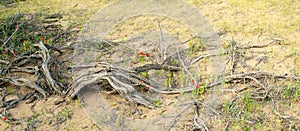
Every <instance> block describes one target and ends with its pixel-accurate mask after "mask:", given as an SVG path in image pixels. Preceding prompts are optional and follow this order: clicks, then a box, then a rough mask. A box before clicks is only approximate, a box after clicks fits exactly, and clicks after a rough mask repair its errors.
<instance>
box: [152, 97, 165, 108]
mask: <svg viewBox="0 0 300 131" xmlns="http://www.w3.org/2000/svg"><path fill="white" fill-rule="evenodd" d="M152 102H153V103H154V104H155V106H158V107H159V106H161V105H162V104H163V103H162V101H161V100H158V99H153V100H152Z"/></svg>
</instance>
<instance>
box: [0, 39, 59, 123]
mask: <svg viewBox="0 0 300 131" xmlns="http://www.w3.org/2000/svg"><path fill="white" fill-rule="evenodd" d="M34 47H37V51H36V52H34V53H33V54H27V55H26V54H25V55H24V56H19V57H17V58H15V59H14V60H12V61H11V62H8V63H6V66H4V68H5V69H4V71H2V72H1V73H2V75H3V77H2V78H0V82H1V83H0V85H1V87H5V85H7V84H6V83H10V84H12V85H14V86H17V87H29V88H31V89H34V90H35V91H37V92H38V93H40V94H41V95H42V96H43V97H47V96H49V95H50V94H54V93H58V94H61V93H62V90H63V89H64V88H63V87H62V86H61V84H58V82H56V81H55V80H54V79H53V78H52V76H51V74H50V70H49V61H50V58H51V56H50V54H49V51H48V49H47V48H46V47H45V46H44V44H43V43H42V42H40V43H39V44H35V45H34ZM31 59H40V60H41V61H42V62H41V64H40V65H38V63H35V64H34V67H26V68H21V67H19V66H22V65H27V64H29V65H30V63H31ZM16 72H22V73H29V74H35V77H36V80H35V81H33V80H30V79H26V78H15V77H12V76H10V73H16ZM42 78H43V81H45V82H41V81H42ZM4 98H5V94H3V100H2V108H4V111H3V114H2V115H1V116H2V117H3V118H5V119H7V122H13V120H14V119H13V118H8V117H9V116H8V115H9V113H8V111H7V110H8V109H10V108H12V106H11V105H15V104H16V103H18V102H19V101H21V100H25V99H18V100H16V101H9V102H5V101H4ZM25 98H27V97H25ZM3 103H8V104H6V105H3Z"/></svg>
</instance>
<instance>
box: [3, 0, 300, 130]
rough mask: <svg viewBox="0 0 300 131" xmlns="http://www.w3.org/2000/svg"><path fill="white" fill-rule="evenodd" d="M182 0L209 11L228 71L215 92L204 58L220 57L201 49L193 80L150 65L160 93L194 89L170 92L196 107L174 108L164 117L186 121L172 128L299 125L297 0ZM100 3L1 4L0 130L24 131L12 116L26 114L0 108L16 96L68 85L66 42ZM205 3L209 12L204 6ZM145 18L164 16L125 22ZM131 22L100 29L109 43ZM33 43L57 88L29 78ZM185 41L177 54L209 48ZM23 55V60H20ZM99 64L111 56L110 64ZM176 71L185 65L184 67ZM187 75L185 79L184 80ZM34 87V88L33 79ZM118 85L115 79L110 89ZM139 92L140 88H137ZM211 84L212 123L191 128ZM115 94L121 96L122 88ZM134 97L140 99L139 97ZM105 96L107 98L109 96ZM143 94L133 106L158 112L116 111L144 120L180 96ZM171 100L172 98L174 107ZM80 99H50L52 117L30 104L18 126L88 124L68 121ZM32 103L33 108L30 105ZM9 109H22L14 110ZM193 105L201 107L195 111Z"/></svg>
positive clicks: (31, 96)
mask: <svg viewBox="0 0 300 131" xmlns="http://www.w3.org/2000/svg"><path fill="white" fill-rule="evenodd" d="M188 2H189V3H191V4H193V5H196V6H197V7H198V8H199V9H200V10H201V11H202V13H203V14H204V15H205V16H207V17H208V19H209V21H210V22H211V24H212V25H213V26H214V27H215V28H216V30H217V31H218V33H219V34H220V36H221V37H222V39H223V42H222V43H220V44H222V45H221V46H222V48H223V49H224V50H225V51H224V52H225V53H224V52H218V53H220V54H221V55H222V56H224V57H223V58H224V59H225V60H223V62H227V65H226V66H227V67H228V68H227V69H226V74H225V75H224V76H221V79H223V80H224V81H221V82H220V83H219V84H217V85H221V88H218V90H210V89H211V88H212V87H214V86H216V85H214V84H215V83H213V82H212V81H213V80H212V78H210V76H209V75H207V74H209V69H210V68H209V67H208V66H207V65H205V63H209V62H210V61H209V60H210V57H218V56H219V55H211V54H208V55H207V54H206V55H204V56H203V59H201V60H199V63H200V64H199V66H198V67H199V70H191V71H190V72H192V73H193V74H194V73H196V71H198V72H199V75H197V78H196V79H194V78H188V77H190V76H188V75H187V74H186V73H185V72H184V71H182V70H180V71H177V72H176V70H175V71H174V70H173V71H172V70H171V68H170V67H167V68H168V69H167V70H155V71H154V73H153V74H155V75H158V76H166V78H164V79H165V81H164V82H163V84H164V85H165V86H164V87H167V88H166V89H164V90H166V91H165V92H167V91H170V92H171V91H172V90H174V88H175V87H174V85H176V84H177V85H180V86H181V85H184V84H186V83H189V85H191V87H193V89H191V90H189V91H190V92H191V94H187V93H186V92H184V91H183V90H181V91H179V90H178V91H177V93H178V94H180V95H182V96H183V97H184V99H186V100H188V99H190V97H191V96H190V95H192V99H193V101H192V102H191V103H192V104H191V106H190V107H195V108H193V109H194V112H193V113H190V112H188V111H187V110H188V109H192V108H190V107H189V108H187V110H185V111H186V112H187V113H186V114H184V113H185V112H179V113H178V112H174V114H173V115H174V116H175V117H174V120H172V121H174V123H173V122H171V124H170V127H169V128H172V126H173V125H175V123H176V122H177V117H179V116H180V115H183V114H184V115H186V118H191V119H190V120H191V121H188V122H185V123H180V124H181V125H182V126H181V127H178V126H177V127H175V126H174V127H175V129H178V130H183V129H187V130H192V129H195V130H196V129H206V127H205V126H208V128H210V129H211V130H220V129H226V130H245V131H247V130H278V129H279V130H300V127H299V125H300V122H299V121H300V117H299V114H300V89H299V85H300V81H299V73H300V68H299V66H298V65H299V64H300V55H299V52H300V49H299V48H298V47H299V46H300V43H299V41H300V39H299V38H300V33H299V31H300V27H299V25H300V16H299V15H296V14H300V2H298V1H288V0H281V1H280V0H260V1H253V0H244V1H241V0H227V1H223V0H214V1H211V0H188ZM108 3H111V1H89V2H84V1H80V0H72V1H71V0H66V1H58V0H52V1H48V0H39V1H36V0H33V1H29V0H25V1H15V2H6V3H3V2H2V3H0V4H1V5H0V19H1V20H0V43H1V45H0V46H1V48H0V58H1V61H0V68H1V71H0V73H1V78H0V80H1V83H0V86H1V87H0V91H1V97H2V99H1V105H2V107H3V108H2V109H3V110H1V118H2V119H3V120H4V122H5V123H0V124H1V125H0V129H1V128H5V129H14V128H15V127H17V128H18V129H20V128H24V126H23V127H19V125H18V124H16V123H19V122H22V120H18V119H17V118H18V117H22V118H24V119H25V117H24V115H26V113H27V112H22V113H21V115H20V116H18V115H16V116H15V115H14V114H8V113H6V111H8V110H13V109H14V107H16V106H17V104H15V103H23V102H24V101H25V102H26V103H28V104H30V103H32V102H34V101H36V100H39V101H44V102H45V103H48V102H47V101H46V100H45V98H46V97H48V96H57V95H58V94H60V95H61V94H62V93H61V92H67V90H66V89H67V88H68V87H69V86H70V85H72V82H73V79H72V76H71V73H70V72H68V71H70V70H69V68H71V67H74V64H73V63H72V61H71V59H70V57H73V56H72V53H73V48H72V47H71V46H70V45H71V44H72V42H74V41H75V40H76V37H77V35H78V32H79V31H81V30H82V28H83V27H84V26H83V25H84V24H85V23H87V22H88V19H89V18H90V16H92V14H93V13H95V12H96V11H97V10H99V9H100V8H103V7H104V6H105V5H106V4H108ZM212 9H213V10H214V11H211V10H212ZM145 19H147V20H160V19H162V18H159V19H155V17H153V16H149V17H135V18H132V19H130V20H132V21H134V20H136V21H137V22H141V21H143V20H145ZM168 21H169V19H164V21H163V22H162V25H163V24H166V23H168ZM173 23H178V21H173ZM135 24H137V23H134V22H130V21H129V22H128V21H127V23H126V22H124V23H118V24H117V25H116V28H115V29H116V30H112V31H111V32H109V33H108V34H110V35H111V36H113V35H114V34H118V36H116V37H115V38H114V37H111V38H110V39H113V40H112V41H113V42H115V41H118V40H120V41H122V42H125V41H126V40H128V39H129V38H128V37H129V36H131V35H133V32H131V30H126V28H125V27H128V28H129V26H132V28H129V29H132V30H135V29H136V28H137V27H136V26H135ZM148 26H149V27H150V26H151V27H152V26H153V27H156V24H154V25H151V24H150V23H149V24H148ZM133 27H134V28H133ZM182 28H184V27H182ZM143 29H144V31H147V30H146V27H143ZM166 30H168V31H170V32H171V33H174V32H179V34H177V35H178V37H180V36H183V38H186V37H193V34H191V33H186V32H189V31H188V30H187V29H185V28H184V29H183V30H179V28H178V29H176V30H172V29H171V28H169V29H167V28H166ZM172 31H174V32H172ZM184 33H186V34H184ZM40 42H42V43H43V44H44V45H46V47H47V48H48V49H49V54H50V56H51V62H50V63H49V67H50V73H51V76H52V78H53V80H54V81H55V82H57V83H58V85H57V86H58V87H60V89H58V90H56V88H46V87H49V84H50V85H51V82H50V83H49V82H47V80H49V79H47V78H46V77H45V76H43V73H41V74H40V75H36V73H37V72H42V70H43V68H40V67H41V66H42V64H41V63H43V62H45V61H41V59H43V57H32V58H31V56H33V54H35V53H37V54H38V53H39V52H42V51H43V50H41V48H40V46H37V44H38V43H40ZM70 43H71V44H70ZM67 44H68V45H67ZM187 44H188V45H189V46H190V48H189V50H188V51H187V52H184V53H186V54H190V56H191V57H195V56H198V55H199V52H205V51H206V48H208V47H205V46H203V43H202V41H201V39H200V38H193V39H190V41H188V42H187ZM98 45H99V46H97V48H98V50H104V49H106V47H105V46H104V44H98ZM107 49H108V53H107V54H108V55H109V54H112V53H113V52H114V51H115V50H114V48H113V47H112V46H110V47H108V48H107ZM124 49H125V50H126V51H130V50H131V49H130V48H128V47H124ZM134 53H135V54H136V56H135V59H134V60H133V62H134V63H136V64H138V65H141V66H142V65H145V64H149V63H150V62H152V61H153V59H154V57H158V54H153V52H142V51H138V52H136V51H135V52H134ZM39 55H42V53H40V54H38V55H37V56H39ZM21 57H23V58H24V59H23V58H22V59H21V60H18V58H21ZM84 61H85V62H86V63H90V62H91V61H94V62H98V61H100V58H98V57H96V58H95V59H85V60H84ZM107 62H108V63H110V62H111V61H107ZM170 63H171V65H175V66H177V65H178V67H180V66H179V65H180V64H181V63H180V61H177V60H175V59H170ZM32 67H34V68H32ZM161 68H164V67H161ZM180 68H181V69H184V67H180ZM37 70H38V71H37ZM19 72H25V73H19ZM28 74H29V75H30V76H29V75H28ZM45 74H46V73H44V75H45ZM137 74H138V75H139V76H141V77H142V78H143V79H142V80H144V79H148V78H149V77H151V75H152V74H151V72H149V71H147V70H146V71H141V72H138V73H137ZM132 76H133V75H132ZM132 76H130V79H129V76H127V77H128V78H126V82H127V83H126V82H124V83H126V84H128V83H130V84H132V85H133V86H132V87H136V86H139V87H142V89H143V91H144V92H143V93H148V95H149V96H151V95H150V93H153V92H155V91H156V88H157V87H155V86H152V85H151V84H150V82H147V81H141V80H140V77H132ZM7 77H11V78H16V79H17V80H13V79H5V78H7ZM23 77H25V78H26V79H29V80H33V82H32V83H31V85H28V83H27V85H26V81H24V80H23V84H20V83H22V82H20V81H21V79H20V78H23ZM87 78H90V77H87ZM162 78H163V77H162ZM187 78H188V82H187V81H185V80H186V79H187ZM90 79H91V78H90ZM123 79H125V78H123ZM132 79H138V80H139V81H134V82H133V81H130V82H128V81H129V80H132ZM34 80H36V81H34ZM107 80H108V81H109V80H111V79H107ZM120 80H122V79H120ZM217 82H218V81H217ZM24 83H25V84H24ZM107 83H109V82H107ZM112 83H113V82H112ZM119 83H121V82H119ZM190 83H191V84H190ZM34 84H36V85H38V86H40V87H41V88H36V87H37V86H32V85H34ZM24 86H28V87H31V88H32V90H29V89H23V87H24ZM118 86H119V85H115V86H113V87H118ZM54 87H55V86H54ZM124 89H125V88H124ZM60 91H61V92H60ZM137 91H140V90H139V89H137ZM212 91H214V92H217V93H219V94H217V93H216V94H217V95H218V96H219V99H218V100H219V101H218V105H216V106H217V108H213V109H212V110H215V111H213V112H214V113H215V114H218V115H216V118H215V119H214V120H215V121H212V122H211V123H209V124H208V123H205V122H204V123H203V124H200V125H202V126H199V125H197V124H199V123H201V121H202V120H201V119H202V118H201V117H202V116H200V114H201V111H203V110H204V109H205V108H210V107H207V106H208V105H206V104H205V99H207V98H209V95H208V94H209V93H210V92H212ZM158 92H159V91H158ZM107 93H108V92H107ZM118 93H120V94H122V92H120V91H119V92H118ZM134 93H136V92H135V91H133V93H132V94H134ZM108 94H109V95H111V97H112V98H116V95H114V94H110V93H108ZM132 94H131V95H132ZM16 95H18V96H17V97H16V98H15V97H14V96H16ZM64 95H66V94H64ZM146 95H147V94H146ZM124 96H127V94H123V97H124ZM135 96H136V97H137V96H138V97H140V95H139V94H138V95H135ZM107 98H108V99H110V97H107ZM141 98H142V100H145V101H143V102H144V103H146V104H144V103H143V102H140V104H144V105H145V106H148V107H150V106H151V107H152V106H153V107H155V108H156V107H157V109H152V110H157V112H155V111H154V112H155V113H153V112H151V111H152V110H150V109H144V108H143V107H140V108H139V109H131V108H130V109H127V108H124V109H122V111H123V110H124V112H127V113H123V114H126V115H127V116H133V117H135V119H138V118H141V119H145V120H146V119H147V117H150V118H151V116H150V115H151V114H147V113H149V112H150V113H153V114H156V116H157V115H159V116H162V117H165V116H168V115H169V114H168V113H166V112H165V110H172V108H171V107H175V105H176V104H177V103H176V102H177V99H179V98H178V97H177V96H175V97H174V96H168V95H164V97H163V98H164V99H167V100H168V101H163V100H161V99H160V98H153V99H151V100H149V101H147V99H143V97H141ZM47 99H51V98H47ZM64 99H68V98H64ZM119 99H120V98H119ZM127 99H129V98H127ZM137 99H138V98H131V99H129V100H133V101H134V100H135V102H136V103H139V102H137V101H139V100H140V99H139V100H137ZM117 101H118V99H117V100H115V101H114V102H115V103H114V104H112V105H114V106H113V107H115V108H122V107H126V106H127V105H126V106H119V107H118V105H119V104H120V103H118V102H117ZM119 101H121V100H119ZM147 102H149V103H147ZM11 103H12V104H11ZM173 103H175V104H174V105H173ZM53 105H54V104H53ZM80 105H81V106H83V105H82V104H81V101H80V100H79V99H76V100H66V101H65V100H63V101H62V102H58V106H57V107H55V108H59V109H62V110H61V111H60V112H58V113H56V114H52V116H51V117H49V116H46V115H47V114H48V115H49V114H51V113H52V112H53V111H51V110H52V108H51V107H45V108H43V110H41V112H36V111H34V114H33V115H31V117H30V118H28V119H27V120H26V121H23V122H24V123H26V124H27V126H26V129H32V130H34V129H37V130H39V128H41V129H44V127H43V126H46V128H47V127H48V126H55V128H56V129H60V130H64V129H83V130H85V129H87V130H95V129H97V128H96V127H95V125H93V124H87V123H92V122H91V121H87V120H88V118H85V120H86V121H81V120H79V121H78V120H77V121H76V120H75V119H79V118H80V119H81V117H84V115H82V114H81V115H80V116H78V114H76V113H75V112H76V110H79V108H80ZM120 105H122V104H120ZM128 105H129V104H128ZM33 106H35V105H34V104H33V105H32V107H33ZM64 106H66V107H69V108H66V107H64ZM164 106H165V107H164ZM176 106H181V105H176ZM25 108H29V107H25ZM136 108H137V107H136ZM16 109H18V110H20V108H16ZM44 110H47V111H44ZM128 112H129V113H128ZM197 112H200V114H199V113H197ZM80 113H83V112H80ZM119 113H120V112H119ZM143 113H144V114H143ZM120 114H122V113H120ZM78 117H79V118H78ZM46 119H47V120H46ZM200 120H201V121H200ZM41 121H43V122H41ZM70 121H75V122H79V123H81V124H79V125H80V126H81V125H82V124H83V126H81V127H78V128H77V127H76V123H75V124H72V125H71V124H69V123H68V122H70ZM199 121H200V122H199ZM14 122H16V123H14ZM8 123H10V125H8ZM24 123H23V124H24ZM41 123H42V124H41ZM119 123H121V122H119ZM172 123H173V124H172ZM19 124H20V123H19ZM85 124H86V125H85ZM63 125H66V127H63ZM192 125H193V126H192ZM86 126H88V127H86ZM49 128H50V127H49ZM50 129H54V128H50ZM133 130H134V129H133Z"/></svg>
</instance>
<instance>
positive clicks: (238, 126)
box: [0, 0, 300, 130]
mask: <svg viewBox="0 0 300 131" xmlns="http://www.w3.org/2000/svg"><path fill="white" fill-rule="evenodd" d="M111 2H112V1H108V0H107V1H103V0H90V1H88V2H86V1H81V0H64V1H60V0H26V1H21V2H16V3H12V4H8V5H0V18H1V19H5V18H7V17H8V16H9V15H10V14H15V13H18V12H22V13H24V12H26V13H37V12H40V13H42V14H45V15H46V14H55V13H59V14H61V15H62V16H63V17H62V18H61V19H59V21H58V23H59V24H60V25H62V28H63V29H67V28H69V27H70V26H75V27H74V28H72V29H73V30H77V31H75V32H74V34H72V35H74V37H76V33H78V31H80V30H81V29H82V28H83V26H84V24H86V23H87V22H88V20H89V18H90V17H91V16H92V15H93V14H94V13H95V12H96V11H98V10H99V9H101V8H103V7H105V5H107V4H109V3H111ZM188 2H189V3H191V4H193V5H195V6H197V7H198V8H199V9H200V10H201V11H202V13H203V14H204V15H205V16H206V17H208V19H209V21H210V23H211V24H212V26H213V27H215V30H216V31H218V32H219V33H220V34H222V35H221V37H222V39H223V41H231V40H234V41H236V42H237V44H238V45H239V46H248V45H264V44H268V43H269V42H271V41H274V40H275V39H277V40H280V41H281V42H280V44H279V45H276V46H268V47H266V48H263V49H258V50H255V51H267V52H269V53H267V54H266V55H265V56H267V58H268V61H267V62H262V63H261V64H259V65H258V66H257V67H258V68H259V69H260V70H262V71H265V72H270V73H274V74H276V75H285V74H286V75H298V76H299V73H300V66H299V64H300V56H299V55H300V54H299V52H300V48H299V47H300V42H299V41H300V16H299V15H297V14H300V2H299V1H297V0H272V1H270V0H261V1H253V0H244V1H239V0H214V1H210V0H189V1H188ZM49 39H50V38H49ZM74 40H76V39H70V40H66V41H61V43H59V45H61V44H70V43H72V41H74ZM55 44H56V43H53V45H54V46H55ZM67 53H69V55H68V54H65V55H64V56H63V57H62V58H60V59H65V58H67V57H68V56H70V53H71V51H69V52H67ZM250 55H251V54H250ZM260 56H261V55H260ZM263 56H264V55H263ZM256 62H257V61H255V60H252V61H251V60H250V61H248V64H249V65H253V64H251V63H256ZM241 70H242V69H241ZM272 82H273V81H269V82H267V83H269V84H270V85H272V84H274V85H276V87H281V88H278V90H277V89H276V90H275V91H274V92H273V93H274V95H275V96H274V99H275V100H276V101H277V103H276V105H277V108H278V109H277V111H274V110H273V104H272V100H271V99H268V100H267V99H266V100H255V99H251V98H249V97H248V95H249V94H251V93H252V91H253V90H250V89H249V90H246V91H245V92H238V93H237V92H231V91H232V90H236V89H241V88H243V87H244V86H243V85H238V84H237V85H234V86H231V85H224V90H228V91H227V92H225V93H224V96H223V97H222V98H221V100H222V101H221V102H220V103H224V108H223V109H220V110H221V111H222V112H223V113H224V114H228V116H233V115H237V114H239V113H241V112H239V113H237V112H235V111H236V110H239V109H240V110H243V113H245V112H248V113H250V114H251V115H250V116H251V119H247V118H239V119H240V120H237V118H236V119H233V117H232V119H231V118H230V117H226V118H224V119H218V120H217V121H216V122H215V123H214V126H211V127H210V128H211V130H220V129H224V128H225V127H226V128H227V127H228V129H229V130H300V127H299V125H300V122H299V121H300V102H299V100H300V98H299V97H300V94H299V93H300V91H299V90H300V89H299V81H298V82H295V81H292V80H284V81H277V82H274V83H272ZM275 93H276V94H275ZM237 96H240V97H241V98H242V99H240V100H237V101H236V103H237V104H236V105H235V106H236V107H233V108H226V105H227V106H228V104H230V102H232V99H233V98H235V97H237ZM116 99H119V100H116V101H122V100H123V99H122V98H116ZM142 109H143V107H142ZM143 110H144V111H145V112H146V111H147V110H148V109H143ZM162 110H163V109H159V110H158V112H161V111H162ZM278 112H279V113H278ZM10 113H11V114H12V115H13V116H14V117H18V118H23V123H21V124H19V125H15V124H8V123H5V122H4V121H1V122H0V130H22V129H26V130H101V129H99V128H97V126H96V125H95V124H93V122H92V121H91V120H90V119H88V118H87V117H86V116H85V113H84V111H83V110H82V109H81V107H80V104H79V102H78V100H71V99H69V98H61V97H59V96H55V95H54V96H51V97H49V98H46V99H40V100H37V101H35V102H33V103H30V104H25V102H21V103H20V104H18V105H17V107H16V108H13V109H11V110H10ZM154 114H155V113H154ZM156 114H157V113H156ZM246 114H247V113H246ZM149 116H150V114H149ZM285 116H290V117H288V118H285ZM252 118H253V121H255V123H254V124H253V123H251V122H247V121H246V120H252ZM244 119H246V120H244ZM228 121H229V122H228Z"/></svg>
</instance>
